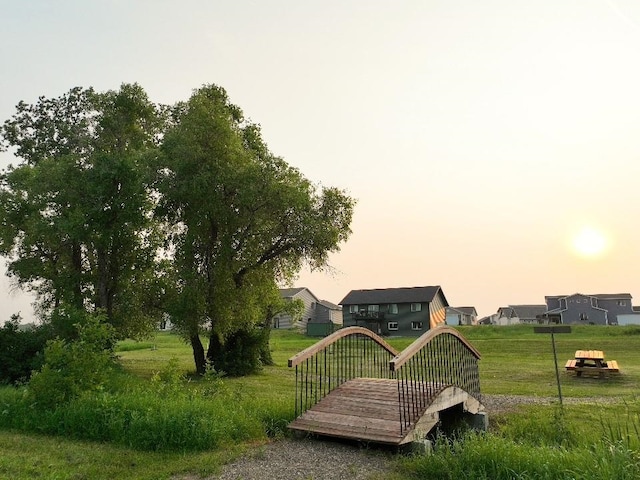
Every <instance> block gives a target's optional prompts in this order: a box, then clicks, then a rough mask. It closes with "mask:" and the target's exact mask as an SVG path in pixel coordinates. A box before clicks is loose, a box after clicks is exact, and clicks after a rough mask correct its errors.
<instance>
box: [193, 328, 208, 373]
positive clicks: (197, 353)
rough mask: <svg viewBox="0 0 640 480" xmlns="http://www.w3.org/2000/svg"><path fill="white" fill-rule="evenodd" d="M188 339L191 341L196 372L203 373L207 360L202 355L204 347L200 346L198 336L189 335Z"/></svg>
mask: <svg viewBox="0 0 640 480" xmlns="http://www.w3.org/2000/svg"><path fill="white" fill-rule="evenodd" d="M189 341H190V342H191V348H192V349H193V360H194V362H195V364H196V373H197V374H198V375H204V374H205V373H206V372H207V361H206V359H205V357H204V347H203V346H202V341H201V340H200V336H198V335H191V336H190V337H189Z"/></svg>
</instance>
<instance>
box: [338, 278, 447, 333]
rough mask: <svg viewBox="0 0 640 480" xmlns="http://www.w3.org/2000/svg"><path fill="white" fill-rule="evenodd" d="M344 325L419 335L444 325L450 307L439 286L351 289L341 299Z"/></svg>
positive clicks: (380, 331)
mask: <svg viewBox="0 0 640 480" xmlns="http://www.w3.org/2000/svg"><path fill="white" fill-rule="evenodd" d="M340 305H342V318H343V324H344V326H345V327H348V326H362V327H367V328H369V329H370V330H373V331H374V332H376V333H378V334H380V335H405V336H411V335H412V336H419V335H422V334H423V333H424V332H426V331H427V330H429V329H430V328H433V327H435V326H438V325H443V324H444V323H445V318H446V307H448V306H449V303H448V302H447V299H446V297H445V296H444V293H443V292H442V289H441V288H440V286H431V287H404V288H379V289H373V290H351V291H350V292H349V293H348V294H347V296H346V297H344V298H343V299H342V301H341V302H340Z"/></svg>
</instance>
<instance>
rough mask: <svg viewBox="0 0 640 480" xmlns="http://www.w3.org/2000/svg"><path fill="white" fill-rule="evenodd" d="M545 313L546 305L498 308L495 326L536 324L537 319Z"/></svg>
mask: <svg viewBox="0 0 640 480" xmlns="http://www.w3.org/2000/svg"><path fill="white" fill-rule="evenodd" d="M546 311H547V306H546V305H509V306H507V307H500V308H498V312H497V316H496V319H495V324H496V325H515V324H518V323H538V317H539V316H540V315H543V314H544V313H545V312H546Z"/></svg>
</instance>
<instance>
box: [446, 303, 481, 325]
mask: <svg viewBox="0 0 640 480" xmlns="http://www.w3.org/2000/svg"><path fill="white" fill-rule="evenodd" d="M476 323H478V312H477V311H476V308H475V307H447V325H452V326H455V325H476Z"/></svg>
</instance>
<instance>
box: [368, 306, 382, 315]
mask: <svg viewBox="0 0 640 480" xmlns="http://www.w3.org/2000/svg"><path fill="white" fill-rule="evenodd" d="M379 311H380V305H369V306H368V307H367V312H369V313H371V312H379Z"/></svg>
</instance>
